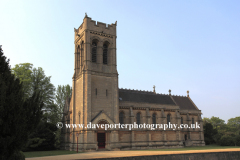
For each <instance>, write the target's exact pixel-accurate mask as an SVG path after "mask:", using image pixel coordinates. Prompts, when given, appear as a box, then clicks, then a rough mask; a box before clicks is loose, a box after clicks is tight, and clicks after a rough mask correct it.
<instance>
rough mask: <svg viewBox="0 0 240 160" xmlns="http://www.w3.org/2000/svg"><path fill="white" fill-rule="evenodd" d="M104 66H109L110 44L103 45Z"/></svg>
mask: <svg viewBox="0 0 240 160" xmlns="http://www.w3.org/2000/svg"><path fill="white" fill-rule="evenodd" d="M103 64H108V44H107V43H104V45H103Z"/></svg>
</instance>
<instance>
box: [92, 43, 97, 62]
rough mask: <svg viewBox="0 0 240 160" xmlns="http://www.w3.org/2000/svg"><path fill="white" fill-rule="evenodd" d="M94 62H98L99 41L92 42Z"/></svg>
mask: <svg viewBox="0 0 240 160" xmlns="http://www.w3.org/2000/svg"><path fill="white" fill-rule="evenodd" d="M92 62H97V43H96V42H93V43H92Z"/></svg>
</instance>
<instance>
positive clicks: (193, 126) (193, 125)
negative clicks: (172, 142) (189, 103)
mask: <svg viewBox="0 0 240 160" xmlns="http://www.w3.org/2000/svg"><path fill="white" fill-rule="evenodd" d="M192 128H193V129H195V124H194V118H192Z"/></svg>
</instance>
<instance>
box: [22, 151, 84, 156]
mask: <svg viewBox="0 0 240 160" xmlns="http://www.w3.org/2000/svg"><path fill="white" fill-rule="evenodd" d="M75 153H77V152H76V151H66V150H53V151H32V152H23V154H24V155H25V158H31V157H44V156H56V155H66V154H75ZM78 153H81V152H78Z"/></svg>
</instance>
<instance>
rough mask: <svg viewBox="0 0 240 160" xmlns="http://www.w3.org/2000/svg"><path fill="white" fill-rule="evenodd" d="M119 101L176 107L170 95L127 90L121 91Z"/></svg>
mask: <svg viewBox="0 0 240 160" xmlns="http://www.w3.org/2000/svg"><path fill="white" fill-rule="evenodd" d="M119 100H120V101H131V102H143V103H157V104H170V105H176V104H175V103H174V102H173V100H172V99H171V97H170V96H169V95H163V94H155V93H153V92H145V91H136V90H127V89H119Z"/></svg>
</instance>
